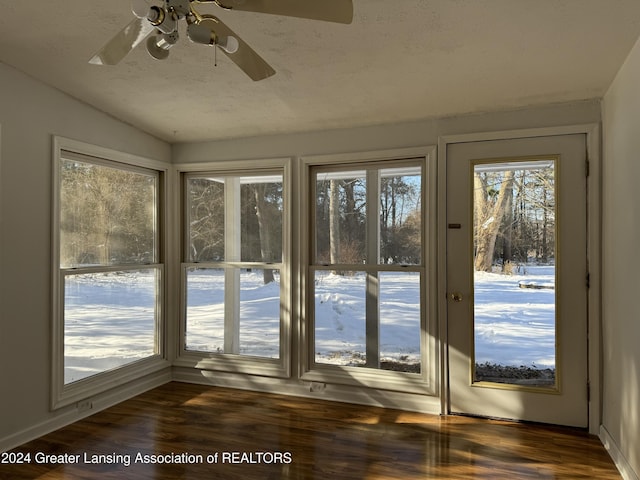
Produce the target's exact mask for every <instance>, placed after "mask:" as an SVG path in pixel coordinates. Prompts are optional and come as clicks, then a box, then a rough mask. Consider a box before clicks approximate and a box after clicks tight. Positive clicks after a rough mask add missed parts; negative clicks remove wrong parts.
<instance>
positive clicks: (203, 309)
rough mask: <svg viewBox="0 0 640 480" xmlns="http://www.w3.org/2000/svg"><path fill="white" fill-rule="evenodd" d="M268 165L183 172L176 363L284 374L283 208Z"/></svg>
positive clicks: (280, 184) (278, 180) (280, 172)
mask: <svg viewBox="0 0 640 480" xmlns="http://www.w3.org/2000/svg"><path fill="white" fill-rule="evenodd" d="M267 163H269V162H267ZM276 164H278V165H279V167H278V168H274V169H267V170H265V171H256V170H255V168H254V169H253V170H251V171H250V172H247V171H237V170H236V171H231V172H219V171H214V172H211V173H201V172H189V173H184V175H183V181H182V189H183V192H184V195H183V198H184V209H183V211H184V226H185V228H184V248H183V263H182V272H183V299H184V301H183V309H182V310H183V322H182V328H183V332H182V338H183V342H182V349H181V358H180V359H179V361H178V364H179V365H185V366H193V365H194V364H197V365H198V366H200V367H204V368H210V369H223V370H224V369H229V368H233V371H241V372H244V373H256V372H258V371H259V372H260V373H263V374H267V375H269V374H273V375H279V376H282V375H287V374H288V373H287V372H288V358H289V345H288V340H287V339H288V324H289V320H288V318H289V311H290V308H289V306H288V300H287V295H288V292H290V291H291V286H290V283H289V282H288V281H285V279H286V278H287V273H286V270H287V268H288V267H286V250H287V242H286V241H285V235H284V232H285V231H286V228H287V225H288V218H287V214H288V211H287V207H286V191H285V183H284V175H285V173H284V169H283V166H282V162H276Z"/></svg>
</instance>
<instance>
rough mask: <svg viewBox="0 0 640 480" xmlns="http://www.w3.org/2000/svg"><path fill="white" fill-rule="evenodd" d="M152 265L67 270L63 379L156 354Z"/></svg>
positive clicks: (156, 278) (155, 272)
mask: <svg viewBox="0 0 640 480" xmlns="http://www.w3.org/2000/svg"><path fill="white" fill-rule="evenodd" d="M159 277H160V272H159V270H158V269H155V268H151V269H141V270H135V271H134V270H128V271H119V272H109V273H86V274H76V275H74V274H67V275H65V278H64V383H65V384H68V383H71V382H75V381H77V380H80V379H82V378H85V377H89V376H91V375H95V374H97V373H101V372H105V371H107V370H111V369H114V368H117V367H122V366H124V365H127V364H129V363H132V362H135V361H137V360H141V359H143V358H146V357H149V356H150V355H154V354H155V353H157V352H156V321H157V313H158V312H157V311H156V310H157V303H158V302H157V285H158V283H159Z"/></svg>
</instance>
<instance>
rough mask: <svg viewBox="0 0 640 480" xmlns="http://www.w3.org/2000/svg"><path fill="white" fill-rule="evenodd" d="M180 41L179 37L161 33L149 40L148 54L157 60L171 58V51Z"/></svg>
mask: <svg viewBox="0 0 640 480" xmlns="http://www.w3.org/2000/svg"><path fill="white" fill-rule="evenodd" d="M177 41H178V35H175V34H166V33H161V34H159V35H153V36H151V37H149V38H148V39H147V52H149V55H151V56H152V57H153V58H155V59H156V60H164V59H166V58H167V57H168V56H169V49H170V48H171V47H173V46H174V45H175V44H176V42H177Z"/></svg>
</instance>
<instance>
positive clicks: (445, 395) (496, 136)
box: [437, 123, 602, 435]
mask: <svg viewBox="0 0 640 480" xmlns="http://www.w3.org/2000/svg"><path fill="white" fill-rule="evenodd" d="M571 134H584V135H585V136H586V148H587V152H586V157H587V162H588V172H589V173H588V177H587V266H588V269H589V289H588V292H587V310H588V318H587V328H588V333H587V335H588V350H587V353H588V365H587V370H588V381H589V398H588V408H589V433H591V434H594V435H597V434H598V432H599V429H600V424H601V423H602V422H601V419H602V416H601V415H602V379H601V355H602V335H601V319H602V317H601V290H602V288H601V285H602V284H601V271H602V268H601V246H602V233H601V231H602V229H601V226H602V218H601V215H602V213H601V212H602V207H601V205H602V187H601V184H602V181H601V169H602V165H601V163H602V161H601V155H600V124H598V123H589V124H578V125H568V126H558V127H544V128H531V129H522V130H503V131H495V132H478V133H465V134H459V135H445V136H441V137H439V138H438V186H437V190H438V193H437V195H438V212H437V216H438V219H437V223H438V227H437V231H438V240H437V249H438V264H437V269H438V282H437V285H438V305H437V307H438V326H439V332H440V338H439V341H440V357H441V363H440V365H441V371H440V375H441V377H440V384H441V385H442V389H441V410H442V413H443V414H448V413H449V412H450V406H451V397H450V390H449V357H448V345H449V338H448V320H447V314H448V310H447V309H448V302H447V298H446V294H447V291H446V289H447V268H446V267H447V262H446V253H447V218H446V213H447V203H446V202H447V147H448V145H450V144H455V143H468V142H478V141H490V140H509V139H517V138H536V137H549V136H558V135H571Z"/></svg>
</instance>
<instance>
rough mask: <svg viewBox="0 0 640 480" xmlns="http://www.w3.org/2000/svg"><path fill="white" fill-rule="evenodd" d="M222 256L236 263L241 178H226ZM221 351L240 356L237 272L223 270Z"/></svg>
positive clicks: (233, 268) (238, 282)
mask: <svg viewBox="0 0 640 480" xmlns="http://www.w3.org/2000/svg"><path fill="white" fill-rule="evenodd" d="M224 192H225V193H224V195H225V202H224V203H225V211H224V222H225V228H224V232H225V233H224V234H225V239H224V256H225V261H227V262H239V261H240V259H241V243H240V229H241V227H240V177H227V178H226V179H225V190H224ZM224 272H225V278H224V283H225V289H224V352H225V353H234V354H238V353H240V269H239V268H236V267H228V268H225V271H224Z"/></svg>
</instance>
